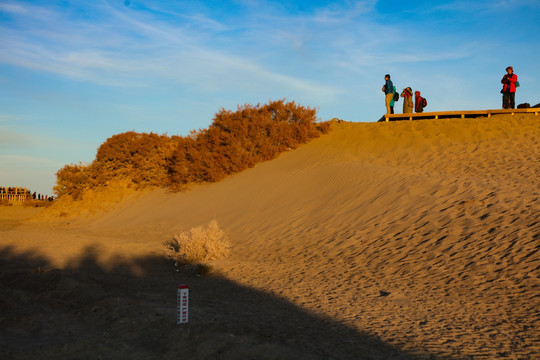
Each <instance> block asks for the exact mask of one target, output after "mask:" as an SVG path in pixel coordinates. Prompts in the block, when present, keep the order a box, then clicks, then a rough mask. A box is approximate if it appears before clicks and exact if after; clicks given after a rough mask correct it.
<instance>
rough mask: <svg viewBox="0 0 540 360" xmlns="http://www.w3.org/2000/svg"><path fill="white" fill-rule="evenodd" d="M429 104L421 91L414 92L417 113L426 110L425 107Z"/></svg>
mask: <svg viewBox="0 0 540 360" xmlns="http://www.w3.org/2000/svg"><path fill="white" fill-rule="evenodd" d="M426 106H427V100H426V98H424V97H422V95H421V94H420V91H415V92H414V111H416V112H417V113H421V112H424V108H425V107H426Z"/></svg>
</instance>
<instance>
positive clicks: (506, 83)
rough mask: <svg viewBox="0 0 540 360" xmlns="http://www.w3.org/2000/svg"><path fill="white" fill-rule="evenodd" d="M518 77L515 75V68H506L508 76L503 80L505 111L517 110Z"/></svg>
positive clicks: (502, 91)
mask: <svg viewBox="0 0 540 360" xmlns="http://www.w3.org/2000/svg"><path fill="white" fill-rule="evenodd" d="M517 81H518V77H517V75H516V74H514V68H513V67H511V66H509V67H507V68H506V74H505V75H504V76H503V78H502V80H501V84H503V88H502V90H501V93H502V94H503V98H502V103H503V109H515V108H516V82H517Z"/></svg>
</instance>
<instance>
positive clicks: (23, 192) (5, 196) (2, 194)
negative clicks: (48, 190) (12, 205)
mask: <svg viewBox="0 0 540 360" xmlns="http://www.w3.org/2000/svg"><path fill="white" fill-rule="evenodd" d="M30 199H33V200H42V201H46V200H49V201H50V200H52V198H51V197H49V196H47V195H41V194H39V195H37V194H36V193H35V192H34V193H31V192H30V190H28V189H27V188H25V187H7V186H0V201H8V202H19V201H25V200H30Z"/></svg>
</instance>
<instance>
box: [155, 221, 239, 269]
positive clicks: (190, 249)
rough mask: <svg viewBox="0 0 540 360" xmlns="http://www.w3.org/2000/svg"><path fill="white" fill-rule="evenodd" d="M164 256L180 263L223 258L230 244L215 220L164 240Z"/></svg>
mask: <svg viewBox="0 0 540 360" xmlns="http://www.w3.org/2000/svg"><path fill="white" fill-rule="evenodd" d="M164 245H165V248H166V250H165V254H166V257H167V258H169V259H171V260H173V261H175V262H176V263H178V264H180V265H185V264H191V263H198V262H203V261H210V260H216V259H220V258H223V257H225V256H227V255H228V254H229V251H230V244H229V240H228V239H227V237H226V235H225V232H224V231H223V230H221V229H220V227H219V225H218V223H217V221H216V220H212V221H210V223H209V224H208V226H207V227H206V228H205V227H202V226H197V227H194V228H192V229H191V230H189V231H185V232H181V233H179V234H176V235H174V236H173V238H172V239H170V240H168V241H166V242H165V244H164Z"/></svg>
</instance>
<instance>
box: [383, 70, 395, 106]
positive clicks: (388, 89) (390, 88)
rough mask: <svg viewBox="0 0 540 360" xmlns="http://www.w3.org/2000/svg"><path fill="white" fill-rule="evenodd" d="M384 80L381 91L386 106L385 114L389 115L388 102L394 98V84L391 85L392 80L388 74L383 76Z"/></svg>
mask: <svg viewBox="0 0 540 360" xmlns="http://www.w3.org/2000/svg"><path fill="white" fill-rule="evenodd" d="M384 80H386V83H385V84H384V85H383V87H382V91H383V92H384V95H385V97H384V104H385V105H386V113H387V114H391V113H392V109H391V108H390V102H391V101H392V99H393V98H394V84H393V83H392V80H390V75H389V74H386V75H384Z"/></svg>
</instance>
